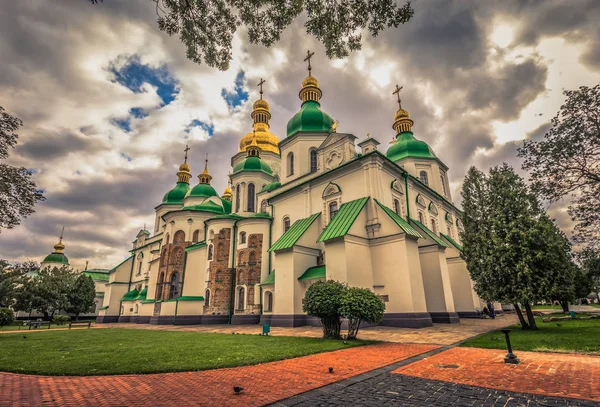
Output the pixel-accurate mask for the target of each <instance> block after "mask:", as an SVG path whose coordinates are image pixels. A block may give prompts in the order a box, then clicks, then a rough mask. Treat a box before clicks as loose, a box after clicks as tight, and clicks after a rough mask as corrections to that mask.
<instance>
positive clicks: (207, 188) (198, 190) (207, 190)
mask: <svg viewBox="0 0 600 407" xmlns="http://www.w3.org/2000/svg"><path fill="white" fill-rule="evenodd" d="M188 196H197V197H204V198H210V197H211V196H216V197H218V196H219V194H217V191H215V189H214V188H213V187H212V186H211V185H210V184H198V185H196V186H195V187H194V188H192V189H191V190H190V191H189V192H188V193H187V195H185V197H186V198H187V197H188Z"/></svg>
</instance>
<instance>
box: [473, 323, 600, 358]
mask: <svg viewBox="0 0 600 407" xmlns="http://www.w3.org/2000/svg"><path fill="white" fill-rule="evenodd" d="M536 321H537V325H538V327H539V328H540V330H539V331H523V330H521V328H520V327H519V326H517V325H514V326H512V327H511V328H512V332H511V333H510V342H511V344H512V347H513V350H515V351H517V350H523V351H542V352H585V353H592V354H597V355H600V341H599V340H598V338H599V337H600V319H590V320H583V321H581V320H580V321H578V320H566V321H554V322H545V323H544V322H542V320H541V318H536ZM461 346H470V347H474V348H488V349H506V340H505V339H504V334H503V333H502V332H500V331H494V332H490V333H487V334H485V335H482V336H480V337H477V338H473V339H471V340H468V341H467V342H465V343H463V344H462V345H461Z"/></svg>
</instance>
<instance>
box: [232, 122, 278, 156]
mask: <svg viewBox="0 0 600 407" xmlns="http://www.w3.org/2000/svg"><path fill="white" fill-rule="evenodd" d="M253 141H256V144H258V146H259V147H260V149H261V150H262V151H271V152H273V153H276V154H279V139H278V138H277V136H276V135H274V134H273V133H271V131H270V130H269V125H268V124H266V123H255V124H254V130H253V131H251V132H249V133H248V134H246V135H245V136H244V137H242V139H241V140H240V151H246V149H247V148H248V146H250V145H251V144H252V142H253Z"/></svg>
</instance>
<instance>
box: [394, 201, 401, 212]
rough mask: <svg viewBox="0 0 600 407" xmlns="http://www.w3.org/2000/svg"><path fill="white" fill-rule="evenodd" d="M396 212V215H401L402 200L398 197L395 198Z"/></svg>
mask: <svg viewBox="0 0 600 407" xmlns="http://www.w3.org/2000/svg"><path fill="white" fill-rule="evenodd" d="M394 212H396V215H398V216H400V215H401V213H400V201H399V200H397V199H394Z"/></svg>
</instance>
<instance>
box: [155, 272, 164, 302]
mask: <svg viewBox="0 0 600 407" xmlns="http://www.w3.org/2000/svg"><path fill="white" fill-rule="evenodd" d="M164 282H165V273H160V274H159V275H158V280H157V281H156V295H155V296H154V297H155V298H156V300H157V301H158V300H162V290H163V285H164Z"/></svg>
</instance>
